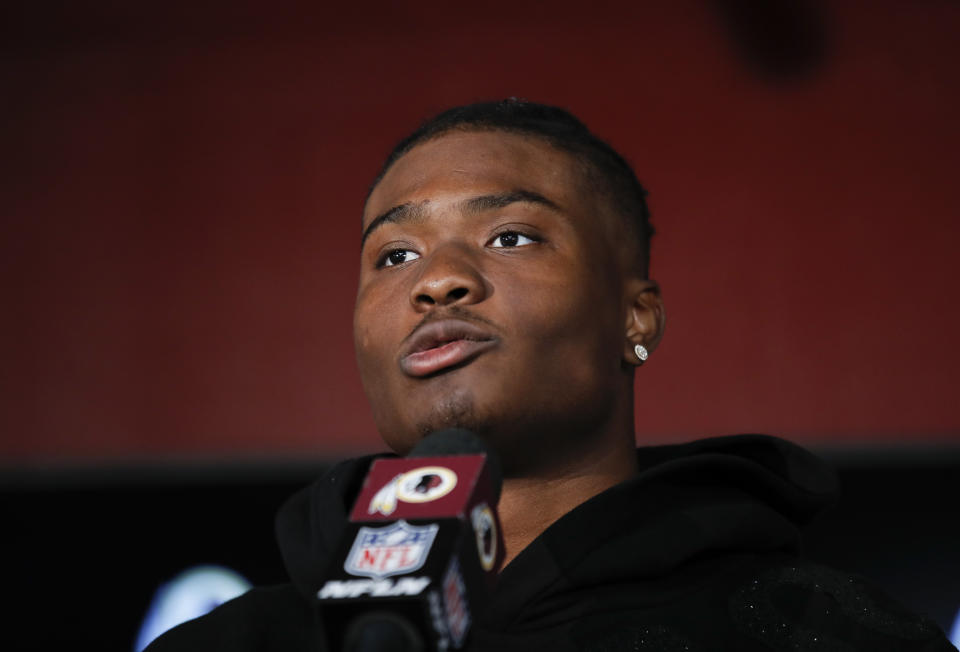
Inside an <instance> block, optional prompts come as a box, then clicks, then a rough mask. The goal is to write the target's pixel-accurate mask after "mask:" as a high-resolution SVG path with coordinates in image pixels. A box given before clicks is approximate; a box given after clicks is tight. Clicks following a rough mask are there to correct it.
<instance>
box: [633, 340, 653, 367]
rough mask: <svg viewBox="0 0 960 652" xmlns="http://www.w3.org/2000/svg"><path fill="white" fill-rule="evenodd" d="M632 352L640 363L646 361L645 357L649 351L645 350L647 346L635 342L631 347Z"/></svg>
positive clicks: (648, 355)
mask: <svg viewBox="0 0 960 652" xmlns="http://www.w3.org/2000/svg"><path fill="white" fill-rule="evenodd" d="M633 352H634V353H635V354H636V356H637V359H638V360H640V364H643V363H644V362H646V361H647V358H649V357H650V352H649V351H647V347H645V346H644V345H643V344H637V345H636V346H635V347H633Z"/></svg>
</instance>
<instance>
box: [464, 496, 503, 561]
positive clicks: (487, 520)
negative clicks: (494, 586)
mask: <svg viewBox="0 0 960 652" xmlns="http://www.w3.org/2000/svg"><path fill="white" fill-rule="evenodd" d="M470 522H471V523H472V524H473V533H474V534H475V535H476V537H477V554H479V555H480V565H481V566H483V570H485V571H488V570H493V564H494V563H495V562H496V561H497V522H496V521H495V520H494V518H493V510H492V509H490V507H489V506H488V505H487V504H486V503H480V504H479V505H477V506H476V507H474V508H473V511H471V512H470Z"/></svg>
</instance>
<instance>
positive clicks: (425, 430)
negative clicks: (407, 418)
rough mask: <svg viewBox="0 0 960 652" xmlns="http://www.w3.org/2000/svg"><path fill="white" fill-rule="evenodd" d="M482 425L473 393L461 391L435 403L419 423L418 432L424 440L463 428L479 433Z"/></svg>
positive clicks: (441, 398) (443, 397)
mask: <svg viewBox="0 0 960 652" xmlns="http://www.w3.org/2000/svg"><path fill="white" fill-rule="evenodd" d="M481 425H482V424H481V423H480V420H479V419H478V418H477V414H476V409H475V405H474V400H473V395H472V393H471V392H470V391H469V390H460V391H457V392H454V393H452V394H448V395H446V396H442V397H440V398H439V399H438V400H437V401H436V402H435V403H433V405H432V406H431V407H430V411H429V413H428V414H427V415H425V416H424V417H423V418H421V419H419V420H418V421H417V427H416V430H417V433H418V435H419V436H420V438H422V437H425V436H426V435H428V434H430V433H431V432H435V431H437V430H444V429H446V428H463V429H465V430H471V431H474V432H477V431H479V430H480V429H481Z"/></svg>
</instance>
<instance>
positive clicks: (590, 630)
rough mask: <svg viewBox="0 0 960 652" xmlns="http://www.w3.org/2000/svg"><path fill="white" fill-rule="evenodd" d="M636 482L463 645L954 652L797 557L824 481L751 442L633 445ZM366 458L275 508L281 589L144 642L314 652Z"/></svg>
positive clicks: (526, 578)
mask: <svg viewBox="0 0 960 652" xmlns="http://www.w3.org/2000/svg"><path fill="white" fill-rule="evenodd" d="M637 455H638V459H639V462H640V469H641V472H640V473H639V474H638V475H637V476H635V477H634V478H632V479H631V480H629V481H627V482H624V483H622V484H619V485H617V486H615V487H612V488H611V489H609V490H607V491H605V492H603V493H601V494H599V495H597V496H594V497H593V498H591V499H590V500H588V501H586V502H584V503H583V504H581V505H579V506H578V507H577V508H575V509H574V510H572V511H571V512H569V513H568V514H566V515H565V516H563V517H562V518H561V519H559V520H558V521H557V522H556V523H554V524H553V525H551V526H550V527H549V528H547V530H546V531H545V532H543V534H541V535H540V536H539V537H538V538H537V539H535V540H534V541H533V542H532V543H531V544H530V545H529V546H528V547H527V548H526V549H524V550H523V551H522V552H521V553H520V554H519V555H517V557H516V558H515V559H514V560H513V561H512V562H511V563H510V564H509V565H508V566H507V567H506V568H505V569H504V570H503V572H502V573H501V576H500V580H499V583H498V585H497V588H496V590H495V592H494V594H493V596H492V599H491V601H490V605H489V607H488V608H487V610H486V611H485V612H484V613H482V614H480V616H479V618H478V620H477V622H476V623H475V625H474V628H473V631H472V633H471V635H470V644H469V649H471V650H483V651H487V650H496V651H497V652H509V651H511V650H518V651H521V650H522V651H523V652H532V651H534V650H558V651H559V650H570V651H589V652H606V651H611V652H613V651H618V652H619V651H626V650H633V651H637V652H641V651H642V652H647V651H650V652H654V651H657V652H674V651H682V650H686V651H690V652H697V651H703V652H706V651H721V650H723V651H727V650H736V651H740V650H743V651H752V650H756V651H760V650H765V651H769V650H784V651H786V650H796V651H806V650H809V651H811V652H812V651H821V650H822V651H831V652H832V651H837V652H840V651H844V652H846V651H850V650H870V651H871V652H881V651H885V650H891V651H892V650H898V651H899V650H923V651H928V650H929V651H933V650H955V649H956V648H954V647H953V646H951V645H950V644H949V642H947V640H946V638H945V637H944V636H943V634H942V633H941V632H940V631H939V629H938V628H937V627H936V625H935V624H933V623H931V622H930V621H929V620H926V619H923V618H919V617H917V616H915V615H913V614H911V613H909V612H907V611H906V610H904V609H903V608H902V607H901V606H899V605H898V604H897V603H896V602H894V601H892V600H890V599H889V598H887V597H886V596H884V595H883V594H882V593H880V592H879V591H877V590H876V589H874V588H872V587H870V586H869V585H867V584H865V583H863V582H862V581H861V580H859V579H857V578H855V577H852V576H849V575H847V574H844V573H840V572H837V571H833V570H831V569H828V568H825V567H823V566H819V565H816V564H813V563H810V562H807V561H804V560H802V559H801V558H800V557H799V556H798V553H799V528H800V527H801V526H802V525H803V524H805V523H806V522H808V521H809V520H810V519H811V518H812V517H813V516H814V515H815V514H816V513H817V512H819V511H820V510H821V509H823V508H824V507H825V506H827V505H829V504H830V503H831V502H832V501H833V498H834V495H835V491H836V479H835V476H834V474H833V472H832V471H831V470H830V469H829V468H827V467H826V466H825V465H824V464H823V463H822V462H821V461H820V460H818V459H817V458H816V457H814V456H813V455H812V454H810V453H808V452H807V451H805V450H803V449H802V448H799V447H797V446H795V445H793V444H790V443H789V442H786V441H783V440H780V439H776V438H773V437H766V436H761V435H740V436H735V437H723V438H715V439H707V440H701V441H697V442H692V443H689V444H683V445H677V446H664V447H651V448H640V449H638V451H637ZM371 459H372V458H371V457H366V458H361V459H356V460H348V461H346V462H342V463H340V464H338V465H336V466H335V467H333V468H332V469H331V470H330V471H329V472H328V473H327V474H326V475H324V476H323V477H321V478H320V479H319V480H318V481H317V482H316V483H314V484H313V485H311V486H310V487H307V488H306V489H304V490H302V491H300V492H299V493H297V494H295V495H294V496H292V497H291V498H290V500H289V501H287V503H286V504H285V505H284V506H283V508H282V509H281V510H280V512H279V513H278V515H277V539H278V542H279V545H280V551H281V553H282V555H283V560H284V563H285V564H286V567H287V571H288V572H289V574H290V578H291V580H292V585H283V586H279V587H272V588H265V589H254V590H253V591H250V592H249V593H247V594H245V595H243V596H241V597H239V598H237V599H235V600H232V601H230V602H228V603H226V604H224V605H222V606H220V607H219V608H217V609H216V610H214V611H213V612H211V613H210V614H208V615H206V616H204V617H201V618H199V619H196V620H193V621H190V622H188V623H185V624H184V625H181V626H179V627H177V628H175V629H174V630H172V631H171V632H169V633H168V634H166V635H164V636H163V637H161V638H160V639H158V640H157V641H156V642H155V643H154V644H153V645H152V646H151V647H150V648H148V649H149V650H150V652H162V651H166V650H251V651H253V650H291V651H293V650H297V651H299V650H311V652H316V651H318V650H325V649H326V647H325V643H324V639H323V633H322V631H321V629H320V627H319V625H318V619H317V614H316V611H315V607H314V602H315V601H314V598H313V596H315V595H316V592H317V590H318V589H319V587H320V584H321V582H322V579H321V575H320V574H321V573H322V572H323V571H324V569H325V568H326V565H327V563H328V561H329V555H330V554H332V551H333V550H334V548H335V546H336V544H337V542H338V540H339V538H340V534H341V531H342V528H343V526H344V524H345V522H346V513H347V511H348V509H349V507H350V506H351V504H352V501H353V498H354V497H355V496H356V494H357V492H358V490H359V487H360V483H361V482H362V479H363V476H364V474H365V473H366V470H367V467H368V466H369V464H370V461H371Z"/></svg>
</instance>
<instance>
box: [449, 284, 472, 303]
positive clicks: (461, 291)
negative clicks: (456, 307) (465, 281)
mask: <svg viewBox="0 0 960 652" xmlns="http://www.w3.org/2000/svg"><path fill="white" fill-rule="evenodd" d="M467 292H468V290H467V288H465V287H459V288H454V289H453V290H450V291H449V292H447V297H448V298H449V299H452V300H454V301H457V300H459V299H462V298H463V297H465V296H467Z"/></svg>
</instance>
